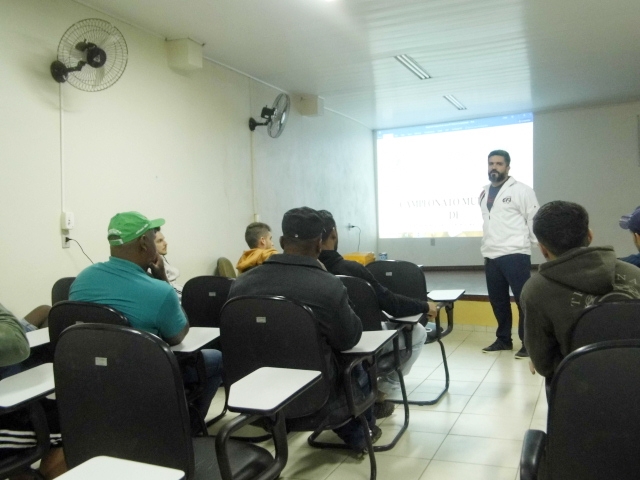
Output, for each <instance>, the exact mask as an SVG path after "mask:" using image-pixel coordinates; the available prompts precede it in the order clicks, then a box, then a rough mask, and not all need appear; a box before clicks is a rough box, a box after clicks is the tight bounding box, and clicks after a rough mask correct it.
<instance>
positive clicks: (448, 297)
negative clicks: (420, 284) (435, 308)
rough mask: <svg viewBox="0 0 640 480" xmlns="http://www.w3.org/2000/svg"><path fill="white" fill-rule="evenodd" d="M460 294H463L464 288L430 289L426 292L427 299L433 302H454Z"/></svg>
mask: <svg viewBox="0 0 640 480" xmlns="http://www.w3.org/2000/svg"><path fill="white" fill-rule="evenodd" d="M462 295H464V289H462V288H459V289H455V290H431V291H430V292H429V293H427V297H428V298H429V300H433V301H434V302H455V301H456V300H458V299H459V298H460V297H461V296H462Z"/></svg>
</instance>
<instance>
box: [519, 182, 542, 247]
mask: <svg viewBox="0 0 640 480" xmlns="http://www.w3.org/2000/svg"><path fill="white" fill-rule="evenodd" d="M539 207H540V205H539V204H538V199H537V198H536V193H535V192H534V191H533V189H530V188H529V189H527V190H526V191H525V194H524V195H523V201H522V215H524V219H525V222H526V224H527V228H528V229H529V241H530V242H531V245H532V246H533V245H536V244H537V243H538V239H537V238H536V236H535V234H534V233H533V217H535V215H536V213H537V212H538V208H539Z"/></svg>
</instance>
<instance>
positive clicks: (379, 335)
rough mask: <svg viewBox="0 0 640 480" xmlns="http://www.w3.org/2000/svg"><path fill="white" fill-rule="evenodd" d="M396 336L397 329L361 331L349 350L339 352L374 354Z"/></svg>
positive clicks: (345, 353) (344, 354) (343, 354)
mask: <svg viewBox="0 0 640 480" xmlns="http://www.w3.org/2000/svg"><path fill="white" fill-rule="evenodd" d="M396 336H398V331H397V330H376V331H367V332H362V337H360V341H359V342H358V343H357V344H356V345H355V346H353V347H352V348H350V349H349V350H343V351H342V352H340V354H341V355H342V356H350V355H353V356H360V355H375V354H376V353H378V352H379V351H380V350H382V348H383V347H384V346H385V345H386V344H387V343H388V342H390V341H392V340H393V338H394V337H396Z"/></svg>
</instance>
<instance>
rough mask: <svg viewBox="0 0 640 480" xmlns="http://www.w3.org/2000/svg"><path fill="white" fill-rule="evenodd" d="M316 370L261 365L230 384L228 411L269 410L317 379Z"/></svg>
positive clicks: (258, 411) (256, 411) (274, 408)
mask: <svg viewBox="0 0 640 480" xmlns="http://www.w3.org/2000/svg"><path fill="white" fill-rule="evenodd" d="M320 376H321V373H320V372H318V371H316V370H298V369H293V368H275V367H262V368H259V369H257V370H255V371H253V372H251V373H250V374H249V375H247V376H246V377H243V378H241V379H240V380H238V381H237V382H236V383H234V384H233V385H231V388H230V389H229V400H228V402H227V404H228V407H229V410H231V411H234V412H238V411H240V412H251V413H260V412H270V411H273V410H276V409H277V408H278V407H279V406H280V405H281V404H282V403H283V402H284V401H285V400H287V399H288V398H289V397H291V396H292V395H295V394H296V393H298V392H300V391H303V390H305V389H306V388H305V387H307V386H308V385H310V384H313V383H315V382H316V381H317V379H319V378H320Z"/></svg>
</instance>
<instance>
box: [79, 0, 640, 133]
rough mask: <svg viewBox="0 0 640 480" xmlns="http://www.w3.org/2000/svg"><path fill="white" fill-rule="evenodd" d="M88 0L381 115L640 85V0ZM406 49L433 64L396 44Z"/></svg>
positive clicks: (609, 93) (335, 104)
mask: <svg viewBox="0 0 640 480" xmlns="http://www.w3.org/2000/svg"><path fill="white" fill-rule="evenodd" d="M80 3H83V4H86V5H88V6H91V7H94V8H96V9H98V10H100V11H102V12H105V13H107V14H109V15H112V16H114V17H117V18H119V19H122V20H124V21H127V22H128V23H131V24H133V25H136V26H140V27H142V28H144V29H146V30H148V31H151V32H154V33H156V34H158V35H160V36H163V37H165V38H168V39H177V38H185V37H189V38H192V39H194V40H196V41H199V42H201V43H204V44H205V45H204V52H205V56H206V57H207V58H209V59H211V60H213V61H216V62H219V63H222V64H224V65H228V66H230V67H232V68H234V69H236V70H239V71H241V72H244V73H246V74H248V75H251V76H252V77H255V78H257V79H260V80H262V81H264V82H266V83H268V84H271V85H274V86H277V87H278V88H281V89H282V90H284V91H287V92H289V93H292V94H298V93H301V94H310V95H318V96H321V97H323V98H324V99H325V106H326V107H327V108H330V109H332V110H334V111H337V112H339V113H342V114H344V115H346V116H348V117H351V118H353V119H355V120H357V121H359V122H361V123H363V124H364V125H366V126H368V127H369V128H372V129H378V128H390V127H399V126H407V125H416V124H423V123H438V122H442V121H447V120H456V119H466V118H475V117H482V116H490V115H499V114H503V113H513V112H523V111H534V112H536V111H542V110H550V109H557V108H564V107H573V106H581V105H596V104H605V103H613V102H621V101H631V100H636V99H638V98H640V28H639V25H640V1H638V0H608V1H606V2H605V1H602V0H419V1H417V0H386V1H385V0H334V1H331V2H329V1H326V0H134V1H132V0H83V1H82V2H80ZM403 53H404V54H408V55H410V56H411V57H413V58H414V60H416V61H417V62H418V63H419V64H420V65H422V66H423V67H424V69H425V70H426V71H427V72H428V73H429V74H430V75H431V76H432V77H433V78H431V79H428V80H419V79H418V78H417V77H415V76H414V75H413V74H412V73H410V72H409V71H408V70H406V69H405V68H404V67H403V66H402V65H401V64H400V63H398V62H397V61H396V60H395V59H394V58H393V57H394V56H395V55H399V54H403ZM447 94H451V95H454V96H455V97H456V98H457V99H458V100H460V101H461V102H462V103H463V104H464V105H465V106H466V107H467V110H464V111H458V110H456V109H455V108H454V107H453V106H451V105H450V104H449V103H448V102H447V101H445V100H444V98H443V95H447Z"/></svg>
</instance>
